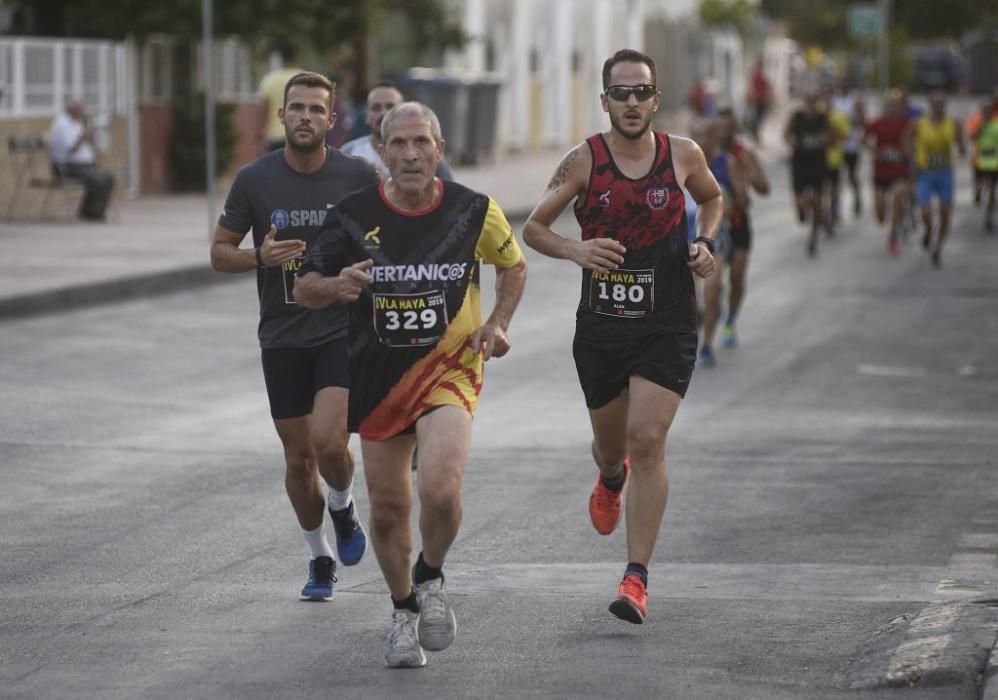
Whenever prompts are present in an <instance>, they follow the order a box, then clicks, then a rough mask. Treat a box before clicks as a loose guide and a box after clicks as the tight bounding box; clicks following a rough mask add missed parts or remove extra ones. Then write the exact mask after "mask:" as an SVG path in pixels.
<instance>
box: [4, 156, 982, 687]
mask: <svg viewBox="0 0 998 700" xmlns="http://www.w3.org/2000/svg"><path fill="white" fill-rule="evenodd" d="M772 175H773V178H774V181H775V183H776V184H777V186H778V187H777V189H778V190H779V191H778V192H777V193H776V194H774V196H773V197H772V198H771V199H770V200H768V201H765V200H763V201H760V202H758V205H757V209H756V219H755V228H756V232H757V234H756V241H757V249H756V254H755V256H754V258H753V261H752V267H751V273H750V289H749V298H748V301H747V304H746V308H745V311H744V313H743V316H742V321H741V324H740V334H741V347H739V348H738V349H736V350H723V349H722V350H719V351H718V353H719V354H718V366H717V367H716V368H713V369H710V370H698V371H697V373H696V375H695V378H694V380H693V384H692V387H691V389H690V393H689V396H688V399H687V400H686V401H685V402H684V405H683V407H682V408H681V409H680V415H679V418H678V420H677V423H676V424H675V426H674V428H673V431H672V435H671V437H670V443H669V464H670V473H671V485H672V491H671V502H670V505H669V509H668V511H667V513H666V519H665V523H664V525H663V529H662V536H661V539H660V541H659V546H658V549H657V551H656V554H655V559H654V562H653V566H652V567H651V577H650V594H651V601H650V619H649V621H648V624H646V625H644V626H640V627H638V626H631V625H627V624H626V623H623V622H620V621H618V620H616V619H615V618H612V617H611V616H610V615H609V614H608V613H607V611H606V606H607V604H608V602H609V601H610V600H611V598H612V596H613V595H614V593H615V590H616V584H617V581H618V578H619V576H620V574H621V572H622V568H623V565H624V563H625V558H624V557H625V553H624V535H623V532H622V531H619V532H617V533H615V534H614V535H612V536H610V537H605V538H603V537H599V536H598V535H596V534H595V533H594V532H593V531H592V529H591V526H590V525H589V522H588V517H587V514H586V501H587V497H588V493H589V490H590V488H591V486H592V481H593V479H594V477H595V469H594V467H593V465H592V464H591V461H590V458H589V439H590V433H589V428H588V421H587V418H586V413H585V410H584V404H583V401H582V396H581V392H580V391H579V389H578V387H577V381H576V377H575V370H574V366H573V365H572V361H571V355H570V347H571V337H572V333H573V312H574V306H575V304H576V302H577V294H578V274H579V273H578V271H577V270H576V269H574V268H573V267H572V266H571V265H570V264H568V263H563V262H556V261H551V260H547V259H542V258H540V257H538V256H536V255H534V256H531V258H530V265H531V267H530V279H529V282H528V291H527V293H526V295H525V298H524V300H523V304H522V307H521V310H520V312H519V314H518V316H517V318H516V319H515V321H514V325H513V327H512V338H513V343H514V345H513V350H512V352H511V354H510V355H509V356H508V357H507V358H504V359H501V360H497V361H494V362H490V363H489V365H488V370H487V376H486V387H485V391H484V394H483V397H482V402H481V409H480V413H479V415H478V417H477V419H476V425H475V433H474V440H473V447H472V453H471V458H470V461H469V464H468V467H467V477H466V481H465V519H464V523H463V526H462V530H461V534H460V537H459V539H458V541H457V543H456V545H455V546H454V548H453V550H452V554H451V556H450V559H449V560H448V562H447V569H446V570H447V573H448V581H449V586H450V589H451V591H452V594H453V597H454V601H455V607H456V610H457V615H458V626H459V627H458V637H457V641H456V642H455V644H454V645H453V647H452V648H451V649H449V650H447V651H446V652H443V653H440V654H431V655H430V658H429V666H428V667H427V668H425V669H423V670H419V671H407V672H406V671H403V672H399V671H388V670H386V669H384V668H383V667H382V664H383V659H382V656H383V651H384V643H385V641H384V640H385V635H386V633H387V629H388V621H389V613H390V610H389V602H388V597H387V593H386V590H385V587H384V584H383V581H382V580H381V578H380V575H379V573H378V570H377V566H376V563H375V560H374V557H373V556H370V555H369V556H368V557H367V558H365V560H364V561H363V562H362V563H361V564H360V565H359V566H357V567H354V568H350V569H345V570H341V572H340V582H339V584H338V588H337V593H336V597H335V600H334V601H333V602H331V603H328V604H303V603H300V602H298V601H297V593H298V590H299V589H300V586H301V584H302V582H303V580H304V575H305V569H306V561H307V554H306V550H305V546H304V544H303V542H302V540H301V537H300V535H299V532H298V529H297V524H296V522H295V520H294V518H293V515H292V512H291V509H290V507H289V506H288V504H287V501H286V498H285V496H284V493H283V489H282V458H281V452H280V449H279V444H278V441H277V438H276V435H275V434H274V433H273V429H272V426H271V424H270V421H269V416H268V412H267V409H266V400H265V395H264V387H263V381H262V377H261V373H260V369H259V360H258V350H257V348H256V341H255V314H256V307H255V304H256V298H255V292H254V289H253V287H252V282H251V281H250V280H249V279H247V280H245V281H240V282H236V283H233V284H229V285H221V286H214V287H207V288H197V289H191V290H189V291H184V292H179V293H176V294H173V295H169V296H162V297H157V298H152V299H144V300H138V301H134V302H129V303H124V304H116V305H109V306H102V307H97V308H93V309H88V310H82V311H77V312H72V313H62V314H52V315H48V316H44V317H37V318H32V319H26V320H19V321H9V322H4V323H0V357H2V358H3V361H2V363H0V463H2V465H3V468H2V472H0V474H2V476H0V485H2V488H0V552H2V556H0V697H3V698H60V699H68V698H108V699H111V698H137V697H142V698H150V699H152V698H171V699H172V698H180V697H183V698H241V699H244V700H245V699H255V698H278V697H338V698H339V697H341V698H382V697H385V698H391V697H406V698H464V697H483V698H491V697H502V698H530V697H537V698H547V697H556V698H606V697H611V696H623V697H647V698H684V699H685V698H705V699H707V698H709V699H716V698H738V699H742V698H759V699H765V700H781V699H783V698H807V699H811V698H873V697H877V698H881V697H884V698H893V697H903V698H905V700H908V699H909V698H971V697H977V694H978V692H979V688H978V684H979V682H980V679H979V677H978V674H979V673H980V672H981V671H982V670H983V663H984V660H985V659H986V657H987V651H988V649H990V645H991V644H992V643H993V642H994V638H995V635H996V634H998V624H995V621H994V619H992V617H991V616H992V611H993V608H990V607H989V606H988V605H986V604H982V602H981V601H984V602H985V603H986V602H987V601H990V600H992V599H994V598H996V597H998V596H996V592H998V569H996V565H998V557H996V551H998V548H996V545H998V478H996V474H995V463H996V457H995V454H996V451H998V353H996V352H995V351H996V338H998V315H996V314H995V308H996V300H998V278H996V276H995V274H994V268H995V263H996V262H998V237H994V236H991V237H988V236H986V235H985V234H984V233H983V232H982V231H981V226H980V223H981V222H980V219H981V215H980V212H979V211H978V210H974V209H972V208H971V207H970V205H969V203H968V196H967V192H966V188H965V183H964V189H962V190H961V192H960V196H961V198H962V202H961V207H960V211H959V213H958V215H957V223H956V231H955V233H954V235H953V239H952V241H951V245H950V246H949V248H948V249H947V255H946V257H945V260H944V265H945V266H944V268H943V269H942V270H938V271H937V270H933V269H932V268H931V267H930V265H929V263H928V260H927V259H926V258H925V256H924V255H922V254H921V252H920V251H918V250H917V244H916V243H915V241H914V240H912V241H910V242H909V243H908V245H907V247H906V249H905V251H904V254H903V256H902V257H901V258H900V259H889V258H888V257H887V256H886V255H885V253H884V248H883V242H884V239H883V235H882V234H881V233H880V232H879V231H877V230H875V228H874V226H873V225H872V223H871V222H870V220H869V219H864V220H862V221H860V222H853V221H852V220H851V218H847V222H846V226H845V227H844V229H843V230H842V232H841V233H840V235H839V236H838V237H837V238H836V239H834V240H831V241H828V242H827V244H826V245H824V246H823V249H822V252H821V255H820V257H819V259H817V260H809V259H807V258H806V257H805V255H804V235H803V231H802V230H800V229H799V228H798V226H797V225H796V223H794V222H793V220H792V216H791V211H790V206H789V202H788V198H787V194H786V192H784V191H783V189H784V184H785V183H786V176H785V174H784V173H783V171H782V170H777V171H775V172H773V173H772ZM962 176H963V173H961V177H962ZM356 494H357V497H358V502H359V507H360V511H361V512H362V514H366V513H367V499H366V494H365V489H364V486H363V482H362V478H360V479H359V480H358V483H357V489H356ZM974 601H977V602H974ZM944 603H952V605H949V606H946V605H942V604H944ZM968 620H969V622H967V621H968ZM964 623H966V624H964ZM898 674H901V675H900V676H899V675H898ZM899 677H900V678H901V679H902V680H900V681H899V680H898V679H899ZM891 683H894V684H899V685H914V686H916V687H915V688H914V689H906V690H902V689H891V688H888V687H886V686H888V685H890V684H891Z"/></svg>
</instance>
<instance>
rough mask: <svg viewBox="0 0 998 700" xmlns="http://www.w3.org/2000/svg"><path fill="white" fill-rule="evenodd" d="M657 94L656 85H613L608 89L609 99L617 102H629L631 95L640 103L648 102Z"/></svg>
mask: <svg viewBox="0 0 998 700" xmlns="http://www.w3.org/2000/svg"><path fill="white" fill-rule="evenodd" d="M656 92H658V88H656V87H655V86H654V85H611V86H610V87H608V88H607V89H606V95H607V97H609V98H610V99H611V100H616V101H617V102H627V100H628V99H630V97H631V95H634V96H635V97H637V98H638V102H647V101H648V100H650V99H651V98H652V97H654V96H655V93H656Z"/></svg>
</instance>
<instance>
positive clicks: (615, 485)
mask: <svg viewBox="0 0 998 700" xmlns="http://www.w3.org/2000/svg"><path fill="white" fill-rule="evenodd" d="M626 478H627V470H626V469H624V465H623V464H621V465H620V471H619V472H617V476H615V477H613V478H612V479H607V478H606V477H605V476H601V477H600V478H599V480H600V481H602V482H603V485H604V486H605V487H607V488H608V489H610V490H611V491H613V492H614V493H617V492H619V491H620V489H622V488H624V479H626Z"/></svg>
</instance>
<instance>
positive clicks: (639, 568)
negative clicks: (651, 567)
mask: <svg viewBox="0 0 998 700" xmlns="http://www.w3.org/2000/svg"><path fill="white" fill-rule="evenodd" d="M627 574H637V575H638V578H639V579H641V583H643V584H645V588H647V587H648V569H646V568H645V566H644V565H643V564H637V563H635V562H633V561H632V562H630V563H629V564H628V565H627V568H626V569H624V576H627Z"/></svg>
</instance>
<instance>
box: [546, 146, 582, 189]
mask: <svg viewBox="0 0 998 700" xmlns="http://www.w3.org/2000/svg"><path fill="white" fill-rule="evenodd" d="M578 157H579V149H578V148H573V149H572V150H571V151H569V153H568V155H566V156H565V157H564V158H563V159H562V161H561V164H560V165H559V166H558V170H556V171H555V173H554V177H552V178H551V182H549V183H548V189H549V190H551V191H552V192H557V191H558V189H559V188H560V187H561V186H562V185H564V184H565V181H566V180H568V171H569V170H570V169H571V168H572V163H574V162H575V160H576V158H578Z"/></svg>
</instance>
